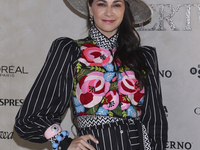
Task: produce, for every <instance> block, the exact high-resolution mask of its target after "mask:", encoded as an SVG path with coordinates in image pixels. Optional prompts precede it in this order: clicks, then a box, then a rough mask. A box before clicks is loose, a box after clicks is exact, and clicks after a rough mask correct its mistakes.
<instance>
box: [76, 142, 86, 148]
mask: <svg viewBox="0 0 200 150" xmlns="http://www.w3.org/2000/svg"><path fill="white" fill-rule="evenodd" d="M84 142H85V141H84ZM77 146H78V148H80V150H88V149H87V148H86V146H85V145H84V144H82V142H81V143H78V144H77Z"/></svg>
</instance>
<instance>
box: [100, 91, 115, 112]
mask: <svg viewBox="0 0 200 150" xmlns="http://www.w3.org/2000/svg"><path fill="white" fill-rule="evenodd" d="M118 104H119V95H118V93H117V91H116V90H113V91H110V92H108V93H107V94H106V96H105V100H104V102H103V108H105V109H107V110H113V109H115V108H116V107H117V106H118Z"/></svg>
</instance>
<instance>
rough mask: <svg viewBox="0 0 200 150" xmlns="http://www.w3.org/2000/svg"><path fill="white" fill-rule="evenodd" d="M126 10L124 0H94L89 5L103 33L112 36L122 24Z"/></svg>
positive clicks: (91, 13) (96, 23)
mask: <svg viewBox="0 0 200 150" xmlns="http://www.w3.org/2000/svg"><path fill="white" fill-rule="evenodd" d="M124 11H125V2H124V0H94V1H93V3H92V6H91V7H90V6H89V12H90V15H92V16H93V17H94V23H95V25H96V27H97V28H98V29H99V31H100V32H101V33H103V34H104V35H105V36H107V37H108V38H110V37H111V36H113V35H114V34H115V33H116V32H117V29H118V27H119V25H120V24H121V22H122V20H123V16H124Z"/></svg>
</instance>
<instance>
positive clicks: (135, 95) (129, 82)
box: [118, 71, 144, 105]
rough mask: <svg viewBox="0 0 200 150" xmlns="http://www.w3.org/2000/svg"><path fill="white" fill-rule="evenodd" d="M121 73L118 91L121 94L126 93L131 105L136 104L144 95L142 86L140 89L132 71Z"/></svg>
mask: <svg viewBox="0 0 200 150" xmlns="http://www.w3.org/2000/svg"><path fill="white" fill-rule="evenodd" d="M126 73H127V75H126V74H125V73H121V76H122V77H121V80H119V81H118V88H119V92H120V93H122V94H123V95H128V98H129V99H130V100H131V103H132V104H133V105H137V104H138V102H139V101H140V100H141V98H142V97H143V96H144V88H143V89H142V90H141V91H140V86H139V83H138V80H137V79H136V78H135V74H134V72H133V71H126Z"/></svg>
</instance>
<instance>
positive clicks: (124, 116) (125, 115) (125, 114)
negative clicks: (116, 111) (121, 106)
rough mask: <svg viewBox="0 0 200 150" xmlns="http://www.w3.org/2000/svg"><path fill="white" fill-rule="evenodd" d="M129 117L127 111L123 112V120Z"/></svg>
mask: <svg viewBox="0 0 200 150" xmlns="http://www.w3.org/2000/svg"><path fill="white" fill-rule="evenodd" d="M127 116H128V115H127V113H126V111H125V110H123V112H122V117H123V118H126V117H127Z"/></svg>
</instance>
